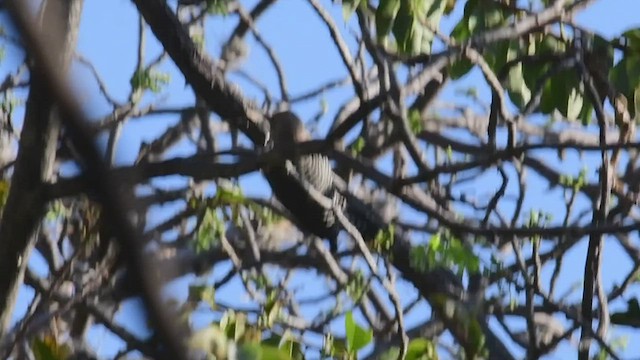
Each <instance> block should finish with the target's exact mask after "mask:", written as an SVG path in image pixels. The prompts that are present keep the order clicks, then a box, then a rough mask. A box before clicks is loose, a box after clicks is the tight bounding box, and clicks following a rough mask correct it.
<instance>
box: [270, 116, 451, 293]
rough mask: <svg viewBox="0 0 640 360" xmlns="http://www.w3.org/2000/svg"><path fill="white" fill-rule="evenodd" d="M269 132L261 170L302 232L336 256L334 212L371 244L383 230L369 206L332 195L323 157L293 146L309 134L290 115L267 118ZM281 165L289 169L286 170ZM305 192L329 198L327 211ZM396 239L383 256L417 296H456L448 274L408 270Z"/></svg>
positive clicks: (407, 246)
mask: <svg viewBox="0 0 640 360" xmlns="http://www.w3.org/2000/svg"><path fill="white" fill-rule="evenodd" d="M269 127H270V129H269V137H270V142H271V148H270V149H269V152H270V153H271V155H272V158H273V159H275V160H274V161H270V162H268V164H267V165H265V166H263V168H262V171H263V174H264V176H265V178H266V179H267V182H268V183H269V185H270V186H271V189H272V192H273V194H274V195H275V197H276V199H277V200H278V201H279V202H280V203H281V204H282V205H283V206H284V207H285V208H286V209H287V210H288V211H289V212H290V213H291V215H292V217H293V220H294V222H295V223H296V225H298V226H299V227H300V229H301V230H302V231H303V232H306V233H311V234H313V235H316V236H318V237H320V238H323V239H327V240H329V245H330V251H331V252H332V253H333V254H336V253H337V237H338V234H339V233H340V231H341V230H342V225H341V223H340V221H339V219H338V216H337V215H336V212H335V210H336V208H337V209H339V210H341V212H342V214H343V215H344V216H345V217H346V219H347V220H348V221H349V222H350V223H351V224H352V225H353V226H354V227H355V228H356V229H357V230H358V232H359V233H360V235H362V238H363V239H364V240H365V241H366V242H368V243H371V242H373V241H374V240H375V238H376V236H377V235H378V234H379V233H380V231H383V230H386V229H387V224H386V223H385V221H384V218H383V217H382V215H380V214H378V213H377V212H376V211H375V209H373V208H372V207H371V206H370V205H369V204H367V203H365V202H364V201H362V200H361V199H359V198H358V197H357V196H355V195H353V194H351V193H349V192H348V191H346V192H340V191H339V190H338V188H337V187H336V185H335V181H334V180H336V178H337V176H338V175H336V174H335V173H334V172H333V169H332V167H331V162H330V161H329V158H328V157H327V156H326V155H324V154H321V153H308V154H304V153H301V152H300V151H299V146H298V145H299V144H300V143H302V142H305V141H308V140H311V134H310V133H309V132H308V131H307V130H306V128H305V127H304V124H303V123H302V121H301V120H300V119H299V118H298V117H297V116H296V115H295V114H294V113H293V112H291V111H283V112H278V113H276V114H273V115H272V116H271V117H270V118H269ZM287 163H290V164H291V165H292V166H287ZM291 168H294V169H295V173H296V174H294V173H293V172H292V171H291ZM305 183H306V185H305ZM308 187H312V188H313V190H315V192H317V193H320V194H322V195H323V196H324V197H326V198H328V199H330V200H331V204H332V206H325V205H326V204H324V205H323V204H320V203H319V202H318V201H317V199H316V198H315V197H314V196H312V194H311V193H310V191H309V189H308ZM397 235H399V236H395V237H394V239H395V240H394V241H393V245H392V248H391V249H390V250H391V253H390V254H389V256H390V258H391V259H392V263H393V265H394V266H395V267H396V268H397V269H398V270H399V271H400V272H401V273H402V274H403V275H404V276H405V277H406V278H407V279H409V280H410V281H412V282H413V283H414V285H415V286H416V287H417V288H418V289H419V290H420V292H421V293H422V294H423V295H425V296H428V295H429V294H434V293H446V294H449V295H455V296H459V294H460V291H462V283H461V282H460V279H459V278H458V277H457V276H456V275H455V274H453V272H452V271H451V270H450V269H447V268H443V267H434V268H430V269H425V268H420V267H419V266H418V267H416V266H414V265H413V264H412V260H411V259H412V256H411V250H412V246H411V242H410V241H409V240H408V239H406V238H405V237H404V236H402V235H403V234H397ZM456 294H457V295H456Z"/></svg>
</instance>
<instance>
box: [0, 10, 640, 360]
mask: <svg viewBox="0 0 640 360" xmlns="http://www.w3.org/2000/svg"><path fill="white" fill-rule="evenodd" d="M253 3H255V1H246V2H243V4H244V5H245V6H246V7H247V8H249V7H251V5H252V4H253ZM170 4H175V1H170ZM323 4H324V5H325V6H327V7H328V8H329V9H331V12H332V13H333V14H334V18H335V19H336V22H337V23H338V24H339V27H340V29H341V31H342V34H343V36H345V38H348V39H352V37H350V36H349V32H350V30H351V29H355V26H354V24H353V20H352V22H351V23H349V24H347V25H346V26H344V25H343V22H342V21H341V18H342V14H341V8H340V7H339V6H331V4H330V2H329V1H323ZM460 14H461V11H460V6H458V9H457V10H456V12H454V16H453V19H452V20H450V21H447V22H446V23H444V24H443V29H444V30H445V31H446V30H448V29H450V28H451V26H452V24H455V21H457V17H459V16H460ZM638 14H640V1H637V0H600V1H596V2H595V4H594V5H592V6H591V7H589V8H588V9H587V11H584V12H583V13H581V14H580V15H579V17H578V20H579V22H580V23H581V24H583V26H585V27H587V28H589V29H592V30H594V31H596V32H597V33H599V34H601V35H603V36H604V37H607V38H610V37H612V36H615V35H617V34H620V33H621V32H622V31H624V30H625V29H628V28H632V27H638V26H640V17H638ZM137 19H138V18H137V12H136V10H135V8H134V6H133V4H132V3H131V2H130V1H126V0H112V1H98V0H86V2H85V8H84V14H83V21H82V25H81V26H82V27H81V31H80V38H79V45H78V49H79V52H80V53H81V54H82V55H83V56H85V57H86V58H88V59H89V60H91V61H92V62H93V64H94V65H95V67H96V68H97V69H98V70H99V72H100V74H101V76H102V78H103V79H104V81H105V83H106V85H107V87H108V89H109V90H110V92H111V94H112V95H114V96H115V98H116V99H118V100H120V101H125V100H126V96H127V95H128V92H129V89H130V85H129V79H130V77H131V73H132V72H133V69H134V66H135V63H136V62H135V61H136V59H135V57H136V51H137V26H138V20H137ZM235 23H236V19H235V17H229V18H227V19H219V18H218V19H216V20H215V21H209V22H208V26H207V29H206V45H207V49H208V51H209V52H210V53H212V54H214V55H217V54H219V51H220V46H221V45H222V44H223V43H224V41H226V39H227V38H228V33H229V30H230V29H232V27H233V26H234V25H235ZM258 26H259V28H260V30H261V31H262V33H263V36H264V37H265V39H266V40H267V42H268V43H269V44H270V45H271V46H273V48H274V49H275V51H276V53H277V54H278V56H279V59H280V61H281V62H282V65H283V67H284V69H285V73H286V78H287V82H288V85H289V90H290V94H291V95H293V96H295V95H297V94H300V93H303V92H304V91H306V90H309V89H312V88H314V87H315V86H318V85H319V84H322V83H325V82H327V81H329V80H333V79H338V78H342V77H344V76H345V75H346V71H345V69H344V67H343V66H342V62H341V60H340V58H339V56H338V53H337V51H336V49H335V47H334V45H333V44H332V42H331V40H330V37H329V36H328V31H327V29H326V27H325V26H324V24H323V23H322V22H321V21H320V20H319V19H318V18H317V16H316V15H315V13H314V12H313V9H312V8H311V6H310V5H309V4H308V2H306V1H303V0H282V1H280V2H278V3H277V4H276V5H275V6H274V7H273V8H272V9H270V10H269V11H268V13H267V14H266V15H265V16H264V17H263V18H261V19H260V21H259V23H258ZM147 36H148V38H147V44H148V47H147V54H146V60H147V61H149V60H151V59H153V58H155V57H156V56H157V54H158V53H159V51H160V47H159V45H158V43H157V41H156V40H155V38H154V37H153V35H152V34H151V33H150V31H147ZM250 47H251V50H250V51H251V52H250V57H249V60H248V61H247V63H246V64H245V67H244V69H245V70H246V71H247V72H248V73H250V74H252V75H253V76H255V77H257V78H259V79H260V81H261V82H263V83H265V84H267V85H268V86H269V87H270V88H271V89H272V91H273V93H277V91H276V89H277V87H276V86H277V79H276V77H275V72H274V71H273V69H272V66H271V64H270V62H269V60H268V58H267V56H266V55H265V52H264V51H263V50H262V49H261V48H260V47H258V46H254V42H253V41H250ZM7 53H8V57H7V59H6V60H5V61H3V62H2V63H0V76H4V74H5V73H6V72H7V71H13V69H15V66H16V59H17V57H16V56H15V55H16V54H15V51H12V48H10V47H9V48H8V49H7ZM161 68H162V69H163V70H165V71H167V72H168V73H170V74H171V77H172V81H171V83H170V84H169V85H168V86H167V87H166V88H164V89H163V91H162V93H161V94H160V96H159V98H161V99H163V101H162V103H161V104H162V105H163V106H166V107H174V106H176V107H179V106H189V105H191V104H192V101H193V93H192V91H191V90H190V89H189V88H188V87H186V86H185V84H184V80H183V79H182V77H181V76H180V74H179V73H178V72H177V71H176V69H175V67H174V66H173V64H172V63H171V62H170V61H165V62H164V63H163V65H162V67H161ZM74 74H75V79H76V80H77V81H76V86H77V87H78V88H79V89H81V90H82V91H81V92H80V93H81V94H83V95H84V96H86V99H85V100H86V102H85V105H86V108H87V110H88V111H89V112H90V113H91V114H92V115H95V116H96V117H98V116H103V115H104V114H106V113H108V112H109V111H110V108H109V107H108V104H107V103H106V102H104V101H103V100H101V98H100V96H98V95H97V93H96V85H95V83H94V81H93V79H92V77H91V75H90V74H89V73H88V72H87V71H86V69H85V68H84V67H83V66H82V65H79V66H76V67H75V68H74ZM231 79H232V80H233V81H236V82H237V83H238V84H239V85H240V86H241V88H242V89H243V93H244V94H245V95H246V96H247V97H255V98H259V99H260V96H261V95H260V93H259V92H258V91H257V90H255V89H254V88H253V87H250V86H247V83H246V82H245V81H243V80H242V79H239V78H238V77H237V76H231ZM480 80H481V76H479V74H477V73H473V74H471V75H470V76H468V77H467V78H465V80H464V81H462V82H460V83H454V84H452V85H449V86H448V87H447V88H446V89H445V91H444V92H443V94H442V98H443V99H446V100H456V101H460V97H459V95H458V94H457V93H456V91H457V90H459V89H461V88H464V87H466V86H469V85H479V84H480V83H481V82H480ZM479 90H480V91H479V94H480V97H481V99H483V100H484V101H487V102H488V101H489V100H490V96H489V92H488V89H487V87H486V86H485V85H479ZM20 94H21V93H17V95H20ZM350 94H351V89H349V88H348V87H347V88H343V89H339V90H335V91H331V92H329V93H327V94H326V95H325V96H324V100H325V101H326V103H327V104H328V106H329V108H328V113H327V115H325V117H324V118H323V119H324V120H328V119H331V117H332V116H333V114H335V112H336V111H337V110H338V108H339V106H340V105H341V104H342V102H343V101H344V99H345V98H346V97H347V96H349V95H350ZM145 99H146V100H147V101H148V100H150V99H154V100H157V98H156V97H145ZM260 101H261V100H258V102H260ZM318 108H319V102H318V100H315V101H311V102H307V103H304V104H300V105H297V106H296V107H295V108H294V110H296V112H298V113H299V114H300V115H301V116H302V117H303V118H304V117H308V116H311V115H312V114H315V112H317V109H318ZM17 115H19V114H17ZM16 118H19V116H17V117H16ZM176 120H177V119H174V118H172V117H166V116H164V117H163V116H159V117H153V118H148V119H140V120H132V121H130V122H129V123H128V124H127V125H126V127H125V129H124V131H123V137H122V140H121V142H120V146H119V148H118V153H117V160H116V162H117V163H119V164H126V163H130V162H131V161H132V160H133V159H134V158H135V156H136V154H137V151H138V149H139V144H140V141H144V140H149V139H153V138H154V137H155V136H156V135H158V134H160V133H162V132H163V131H164V129H166V127H168V126H170V125H171V124H172V123H175V121H176ZM327 123H328V122H327V121H324V122H323V123H322V126H320V129H319V133H318V135H319V136H321V135H322V134H324V130H326V126H327ZM17 125H18V126H19V125H20V123H19V121H17ZM188 150H189V149H187V148H179V149H176V151H175V154H181V153H186V152H187V151H188ZM597 158H598V156H597V155H594V156H593V157H586V158H579V157H578V156H577V155H573V154H569V155H568V157H567V160H566V161H565V163H563V164H559V165H561V166H567V169H572V170H573V171H574V173H575V174H577V172H578V171H579V170H580V169H581V168H582V167H583V166H585V165H586V166H588V167H589V169H590V172H591V175H592V176H595V170H596V168H597V162H596V161H597ZM495 179H496V177H495V176H492V175H490V174H489V175H486V176H484V177H483V178H481V179H478V180H477V182H476V183H474V184H473V186H470V187H475V188H478V189H484V188H488V189H489V190H486V191H482V190H477V195H478V196H479V197H482V196H487V194H491V193H492V191H493V190H494V187H495V183H493V184H492V182H493V181H494V180H495ZM179 183H180V182H179V181H177V180H176V179H171V180H169V181H158V182H157V184H160V185H161V186H163V187H172V186H177V184H179ZM535 183H538V184H540V181H535V182H533V183H532V184H535ZM242 184H243V185H244V189H245V193H247V194H249V195H262V196H266V195H268V190H267V189H266V186H265V183H264V181H263V180H262V179H261V177H260V176H259V175H258V174H254V175H251V176H247V177H245V178H243V180H242ZM463 190H465V191H470V190H471V189H464V188H461V189H459V191H463ZM509 191H511V192H512V193H515V187H514V188H511V189H509ZM530 191H531V194H529V195H528V197H527V207H528V208H530V209H541V210H545V209H546V210H549V211H552V212H556V211H559V212H560V213H562V211H563V210H562V209H561V208H555V207H554V206H557V204H555V205H554V204H553V203H549V202H548V201H547V200H546V199H549V198H554V199H561V194H560V193H559V192H558V190H551V191H549V190H548V189H546V187H543V186H538V187H535V186H534V187H531V188H530ZM556 201H557V200H556ZM168 214H169V213H168V210H167V209H164V210H163V211H161V212H157V217H155V218H154V219H151V221H152V222H154V221H160V220H161V218H163V217H165V216H168ZM556 219H559V217H556ZM585 250H586V243H583V244H581V245H578V246H576V247H575V248H574V249H572V250H571V251H570V253H569V254H568V257H567V260H566V261H567V262H568V263H570V264H575V266H573V265H571V266H570V267H569V269H572V268H574V269H579V274H575V273H574V274H573V276H572V274H565V276H566V277H567V278H566V280H565V281H563V283H562V284H561V285H562V286H563V287H565V288H569V287H570V286H571V284H572V280H573V281H580V280H581V278H582V268H583V265H584V254H585ZM619 251H620V250H619V249H618V248H617V247H616V245H615V244H614V242H611V241H609V242H607V244H606V248H605V257H604V269H605V272H604V274H603V276H604V278H605V280H606V281H605V283H606V284H608V285H609V286H611V285H613V284H614V283H615V282H619V281H620V280H621V279H620V277H621V276H623V275H624V274H625V272H626V269H627V268H628V267H629V266H630V263H629V262H626V263H625V261H620V258H621V257H620V256H617V254H618V255H619V254H620V253H619ZM624 258H625V259H626V257H624ZM35 262H37V260H36V261H35ZM35 267H36V268H37V266H35ZM225 271H226V269H222V268H220V269H217V271H216V272H215V273H214V274H213V275H212V277H213V278H216V277H217V276H218V275H219V274H224V273H225ZM565 272H566V271H565ZM547 276H548V274H547ZM305 279H307V277H306V276H299V277H298V282H300V285H301V286H302V285H305V284H304V282H305ZM209 280H211V279H209ZM172 289H174V290H178V289H181V290H184V282H180V284H177V285H175V286H174V287H172ZM240 289H241V287H240V284H239V283H238V282H235V283H233V284H231V285H229V286H228V287H227V288H225V289H224V291H220V292H219V294H220V295H219V296H220V300H223V301H224V300H225V299H226V298H227V297H228V299H234V298H236V299H237V297H238V295H239V291H240ZM319 290H320V289H317V288H314V287H312V286H311V287H310V286H308V285H307V286H306V288H305V292H306V293H308V294H312V293H317V292H318V291H319ZM411 291H412V290H411V289H410V288H409V287H406V288H404V290H403V292H402V293H403V294H404V293H405V292H407V293H408V292H411ZM173 293H175V291H173ZM560 293H562V291H560ZM182 294H183V295H182V298H184V297H185V296H186V293H184V292H182ZM414 296H415V295H414V294H413V293H411V295H408V296H407V302H408V301H409V300H412V299H413V297H414ZM574 296H581V292H576V293H574ZM29 298H30V292H29V291H24V292H23V294H22V296H21V300H20V301H21V303H20V305H19V309H18V314H16V316H19V313H20V312H23V311H24V310H25V309H26V304H27V301H28V299H29ZM327 306H331V304H327ZM132 307H133V305H132V306H131V308H132ZM422 309H423V310H426V308H422ZM133 313H134V311H130V309H128V307H125V309H124V310H123V311H122V312H121V314H123V315H122V316H121V319H122V321H123V322H125V323H127V324H128V325H132V328H133V329H136V331H137V332H140V333H143V331H141V329H140V328H139V327H138V326H135V325H134V323H135V321H131V320H132V319H131V316H132V314H133ZM423 313H424V312H423ZM125 318H126V319H128V320H125ZM205 320H206V318H205V317H203V318H200V319H198V322H204V321H205ZM418 320H419V318H417V317H415V318H412V317H408V322H416V321H418ZM623 334H626V335H627V336H628V337H629V340H630V341H629V342H630V345H629V346H630V347H629V350H628V355H632V354H638V353H640V341H638V340H640V334H638V333H637V332H633V331H628V332H627V331H625V332H623ZM612 335H619V334H617V333H616V332H614V333H613V334H612ZM634 340H635V341H634ZM91 341H92V342H94V343H95V344H96V345H99V348H100V353H101V354H105V355H107V354H113V353H115V352H117V347H119V345H118V343H117V342H114V341H113V339H112V338H111V337H110V336H109V335H108V333H107V332H106V331H104V330H101V329H96V330H94V331H92V336H91ZM565 351H567V352H565ZM568 351H573V350H571V348H561V349H559V351H558V356H556V357H555V358H558V359H559V358H562V357H563V356H562V354H565V355H566V354H571V353H570V352H568ZM567 356H568V355H567Z"/></svg>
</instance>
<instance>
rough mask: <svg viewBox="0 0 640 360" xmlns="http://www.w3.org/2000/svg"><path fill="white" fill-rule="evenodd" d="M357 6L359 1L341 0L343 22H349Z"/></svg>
mask: <svg viewBox="0 0 640 360" xmlns="http://www.w3.org/2000/svg"><path fill="white" fill-rule="evenodd" d="M358 5H360V0H342V18H343V19H344V21H347V20H349V18H350V17H351V15H352V14H353V13H354V11H356V9H357V8H358Z"/></svg>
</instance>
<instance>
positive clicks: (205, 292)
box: [188, 285, 216, 309]
mask: <svg viewBox="0 0 640 360" xmlns="http://www.w3.org/2000/svg"><path fill="white" fill-rule="evenodd" d="M188 299H189V301H192V302H200V301H202V302H204V303H206V304H207V305H209V306H210V307H211V308H212V309H215V308H216V289H215V288H214V287H213V286H209V285H191V286H189V296H188Z"/></svg>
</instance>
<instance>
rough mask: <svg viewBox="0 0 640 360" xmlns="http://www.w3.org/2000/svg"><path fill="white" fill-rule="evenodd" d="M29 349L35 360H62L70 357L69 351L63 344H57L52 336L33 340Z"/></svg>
mask: <svg viewBox="0 0 640 360" xmlns="http://www.w3.org/2000/svg"><path fill="white" fill-rule="evenodd" d="M31 349H32V350H33V356H34V357H35V358H36V360H63V359H67V358H68V357H69V356H70V355H71V349H69V347H68V346H67V345H65V344H58V343H57V342H56V339H54V338H53V337H52V336H45V337H44V338H43V339H40V338H35V339H34V340H33V343H32V345H31Z"/></svg>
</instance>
